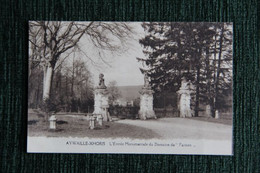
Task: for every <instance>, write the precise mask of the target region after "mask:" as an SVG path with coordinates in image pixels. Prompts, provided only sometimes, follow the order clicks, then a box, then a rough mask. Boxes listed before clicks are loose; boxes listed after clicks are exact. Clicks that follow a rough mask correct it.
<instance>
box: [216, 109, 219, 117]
mask: <svg viewBox="0 0 260 173" xmlns="http://www.w3.org/2000/svg"><path fill="white" fill-rule="evenodd" d="M215 119H219V113H218V110H216V112H215Z"/></svg>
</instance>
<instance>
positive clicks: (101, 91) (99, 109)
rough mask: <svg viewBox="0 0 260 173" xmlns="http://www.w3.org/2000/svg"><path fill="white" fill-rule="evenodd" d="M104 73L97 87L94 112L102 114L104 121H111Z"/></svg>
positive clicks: (100, 76)
mask: <svg viewBox="0 0 260 173" xmlns="http://www.w3.org/2000/svg"><path fill="white" fill-rule="evenodd" d="M103 77H104V75H103V74H100V75H99V80H100V81H99V85H98V86H97V87H96V88H95V91H94V93H95V97H94V100H95V103H94V112H93V114H96V115H101V116H102V118H103V121H109V117H108V113H107V109H108V108H109V104H108V95H109V93H108V90H107V87H106V86H105V83H104V78H103Z"/></svg>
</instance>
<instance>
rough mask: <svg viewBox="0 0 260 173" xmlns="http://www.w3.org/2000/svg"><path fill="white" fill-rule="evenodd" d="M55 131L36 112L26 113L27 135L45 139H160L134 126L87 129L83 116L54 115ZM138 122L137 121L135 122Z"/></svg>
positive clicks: (86, 121)
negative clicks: (44, 137)
mask: <svg viewBox="0 0 260 173" xmlns="http://www.w3.org/2000/svg"><path fill="white" fill-rule="evenodd" d="M56 118H57V130H56V131H50V130H49V122H48V121H46V120H45V117H44V114H43V113H42V112H40V111H38V110H29V111H28V135H29V136H47V137H89V138H124V137H126V138H136V139H151V138H158V137H160V136H159V135H158V134H156V133H155V132H153V131H152V130H149V129H146V128H142V127H137V126H134V125H127V124H120V123H117V122H116V121H115V122H103V126H102V127H100V126H98V125H97V126H96V127H97V128H96V129H95V130H90V129H89V121H88V120H87V119H86V117H84V116H82V117H81V116H75V117H73V116H66V115H56ZM137 121H138V120H137Z"/></svg>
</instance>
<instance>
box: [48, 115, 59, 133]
mask: <svg viewBox="0 0 260 173" xmlns="http://www.w3.org/2000/svg"><path fill="white" fill-rule="evenodd" d="M49 121H50V129H51V130H56V121H57V118H56V117H55V115H51V117H50V118H49Z"/></svg>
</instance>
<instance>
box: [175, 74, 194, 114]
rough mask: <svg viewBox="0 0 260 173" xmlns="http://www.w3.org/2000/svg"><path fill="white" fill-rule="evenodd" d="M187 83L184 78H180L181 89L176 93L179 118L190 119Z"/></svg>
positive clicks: (189, 97) (190, 111) (189, 91)
mask: <svg viewBox="0 0 260 173" xmlns="http://www.w3.org/2000/svg"><path fill="white" fill-rule="evenodd" d="M189 85H190V84H189V82H188V81H187V80H186V78H185V77H183V78H182V81H181V87H180V89H179V91H177V93H178V95H179V97H178V98H179V104H178V108H179V112H180V117H182V118H185V117H192V110H191V95H190V94H191V90H190V86H189Z"/></svg>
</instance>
